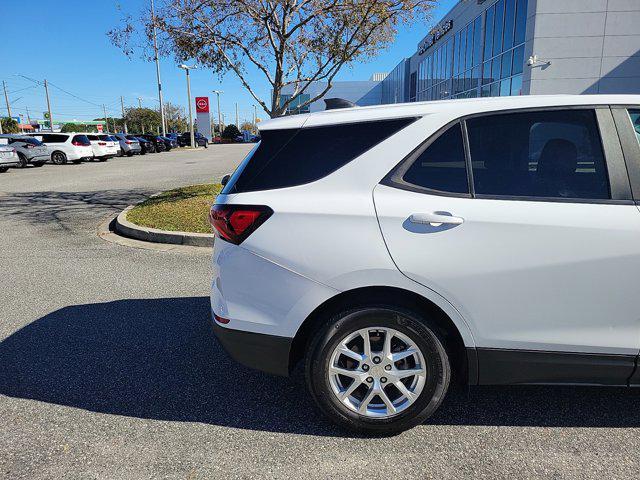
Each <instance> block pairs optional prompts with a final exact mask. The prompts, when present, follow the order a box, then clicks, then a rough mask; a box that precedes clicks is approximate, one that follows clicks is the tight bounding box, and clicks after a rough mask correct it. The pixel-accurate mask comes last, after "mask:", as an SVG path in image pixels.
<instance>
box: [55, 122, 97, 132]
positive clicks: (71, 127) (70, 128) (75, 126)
mask: <svg viewBox="0 0 640 480" xmlns="http://www.w3.org/2000/svg"><path fill="white" fill-rule="evenodd" d="M60 131H61V132H62V133H70V132H97V131H98V128H97V127H96V126H95V125H87V124H86V123H65V124H64V125H62V127H61V128H60Z"/></svg>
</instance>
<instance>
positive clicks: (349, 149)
mask: <svg viewBox="0 0 640 480" xmlns="http://www.w3.org/2000/svg"><path fill="white" fill-rule="evenodd" d="M414 120H415V119H414V118H403V119H396V120H385V121H374V122H362V123H352V124H342V125H330V126H324V127H309V128H302V129H287V130H265V131H263V132H261V136H262V140H261V142H260V143H259V144H258V146H257V147H256V148H255V149H254V150H253V151H252V152H251V153H250V154H249V155H248V156H247V158H246V159H245V160H244V161H243V162H242V164H241V165H240V166H239V167H238V169H237V170H236V172H235V173H234V174H233V176H232V177H231V179H230V180H229V182H228V183H227V185H226V186H225V188H224V190H223V193H238V192H247V191H255V190H268V189H274V188H284V187H291V186H294V185H301V184H304V183H309V182H313V181H316V180H318V179H320V178H322V177H325V176H327V175H329V174H330V173H332V172H334V171H335V170H337V169H338V168H340V167H342V166H344V165H346V164H347V163H349V162H350V161H351V160H353V159H354V158H356V157H358V156H359V155H361V154H363V153H364V152H366V151H367V150H369V149H370V148H371V147H373V146H375V145H377V144H378V143H380V142H382V141H383V140H385V139H386V138H388V137H389V136H391V135H393V134H394V133H396V132H397V131H398V130H400V129H401V128H404V127H405V126H407V125H408V124H410V123H411V122H413V121H414Z"/></svg>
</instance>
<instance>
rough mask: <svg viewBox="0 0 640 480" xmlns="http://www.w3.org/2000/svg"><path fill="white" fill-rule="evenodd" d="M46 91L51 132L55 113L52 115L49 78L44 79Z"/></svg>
mask: <svg viewBox="0 0 640 480" xmlns="http://www.w3.org/2000/svg"><path fill="white" fill-rule="evenodd" d="M44 91H45V93H46V94H47V110H48V111H49V127H50V128H51V132H53V115H51V101H50V100H49V85H48V84H47V80H46V79H45V80H44Z"/></svg>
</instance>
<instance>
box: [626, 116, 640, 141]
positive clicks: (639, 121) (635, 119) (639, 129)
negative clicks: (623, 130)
mask: <svg viewBox="0 0 640 480" xmlns="http://www.w3.org/2000/svg"><path fill="white" fill-rule="evenodd" d="M629 115H630V116H631V123H632V124H633V129H634V131H635V132H636V138H637V139H638V142H640V110H629Z"/></svg>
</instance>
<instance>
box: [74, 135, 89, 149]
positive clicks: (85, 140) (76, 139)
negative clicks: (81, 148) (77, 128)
mask: <svg viewBox="0 0 640 480" xmlns="http://www.w3.org/2000/svg"><path fill="white" fill-rule="evenodd" d="M71 141H72V142H77V143H81V144H83V145H85V146H89V145H91V142H90V141H89V139H88V138H87V136H86V135H76V136H75V137H73V139H72V140H71Z"/></svg>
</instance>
